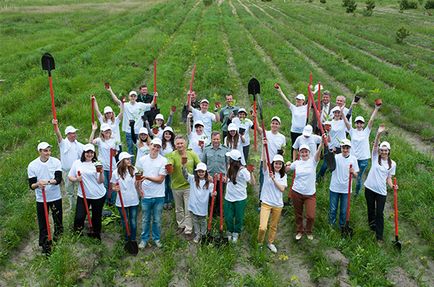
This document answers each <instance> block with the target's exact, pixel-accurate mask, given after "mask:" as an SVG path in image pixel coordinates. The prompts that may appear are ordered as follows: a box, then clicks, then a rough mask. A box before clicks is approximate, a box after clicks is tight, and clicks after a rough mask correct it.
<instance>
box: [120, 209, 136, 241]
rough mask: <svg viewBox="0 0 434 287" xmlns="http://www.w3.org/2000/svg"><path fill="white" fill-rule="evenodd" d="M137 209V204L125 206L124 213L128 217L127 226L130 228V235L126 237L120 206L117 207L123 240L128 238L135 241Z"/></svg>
mask: <svg viewBox="0 0 434 287" xmlns="http://www.w3.org/2000/svg"><path fill="white" fill-rule="evenodd" d="M138 209H139V206H138V205H134V206H129V207H125V213H126V216H127V219H128V227H129V228H130V234H131V235H130V236H129V238H128V235H127V232H126V228H125V221H124V215H123V214H122V208H121V207H118V210H119V214H120V215H121V222H122V227H123V230H124V232H125V240H126V241H128V239H130V240H132V241H135V240H136V233H137V210H138Z"/></svg>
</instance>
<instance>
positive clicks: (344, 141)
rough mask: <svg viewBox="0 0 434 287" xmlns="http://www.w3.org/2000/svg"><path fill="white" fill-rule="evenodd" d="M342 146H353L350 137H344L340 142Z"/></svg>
mask: <svg viewBox="0 0 434 287" xmlns="http://www.w3.org/2000/svg"><path fill="white" fill-rule="evenodd" d="M340 144H341V146H349V147H351V141H350V140H349V139H343V140H341V142H340Z"/></svg>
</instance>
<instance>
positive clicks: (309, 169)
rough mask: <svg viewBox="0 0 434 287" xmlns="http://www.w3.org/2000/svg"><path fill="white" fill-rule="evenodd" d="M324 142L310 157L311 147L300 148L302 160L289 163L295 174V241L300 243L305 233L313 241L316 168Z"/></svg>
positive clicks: (292, 196)
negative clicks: (304, 223) (304, 211)
mask: <svg viewBox="0 0 434 287" xmlns="http://www.w3.org/2000/svg"><path fill="white" fill-rule="evenodd" d="M322 148H323V141H321V144H320V145H319V148H318V150H317V151H316V153H315V155H313V156H311V155H310V147H309V146H308V145H302V146H300V149H299V153H300V159H298V160H296V161H294V162H293V163H291V162H287V163H286V165H287V166H289V169H290V170H293V171H294V172H295V178H294V184H293V186H292V190H291V191H290V192H291V199H292V202H293V206H294V214H295V226H296V232H297V234H296V235H295V239H296V240H297V241H298V240H300V239H301V238H302V237H303V233H305V234H307V238H308V239H309V240H313V234H312V231H313V224H314V222H315V209H316V195H315V193H316V188H315V184H316V179H315V172H316V166H317V165H318V162H319V160H320V155H321V150H322ZM304 206H306V227H303V219H304V218H303V209H304Z"/></svg>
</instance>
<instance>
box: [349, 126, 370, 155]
mask: <svg viewBox="0 0 434 287" xmlns="http://www.w3.org/2000/svg"><path fill="white" fill-rule="evenodd" d="M370 133H371V129H370V128H365V129H363V130H361V131H358V130H357V129H355V128H351V129H350V136H351V154H352V155H354V156H355V157H356V158H357V159H358V160H362V159H370V158H371V153H370V148H369V134H370Z"/></svg>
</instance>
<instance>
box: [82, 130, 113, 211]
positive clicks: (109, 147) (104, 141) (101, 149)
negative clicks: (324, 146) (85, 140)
mask: <svg viewBox="0 0 434 287" xmlns="http://www.w3.org/2000/svg"><path fill="white" fill-rule="evenodd" d="M97 129H98V125H97V123H96V122H95V123H94V124H93V125H92V133H91V135H90V138H89V142H90V143H92V144H94V145H96V146H97V147H98V155H99V159H100V161H101V163H102V166H103V170H104V187H105V189H106V190H107V191H108V193H107V197H106V200H107V204H108V205H113V204H114V203H115V201H116V193H113V194H112V193H111V187H110V186H109V184H110V179H111V176H112V172H113V166H114V164H115V163H116V159H115V155H116V154H117V145H116V140H115V139H114V138H113V137H112V135H113V134H112V130H111V127H110V125H109V124H106V123H104V124H102V125H101V128H100V130H101V133H100V136H99V137H98V138H96V139H94V137H95V131H96V130H97Z"/></svg>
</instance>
